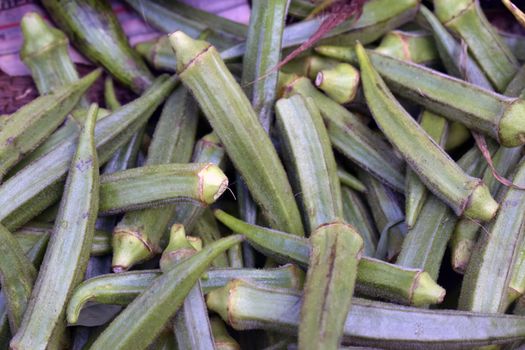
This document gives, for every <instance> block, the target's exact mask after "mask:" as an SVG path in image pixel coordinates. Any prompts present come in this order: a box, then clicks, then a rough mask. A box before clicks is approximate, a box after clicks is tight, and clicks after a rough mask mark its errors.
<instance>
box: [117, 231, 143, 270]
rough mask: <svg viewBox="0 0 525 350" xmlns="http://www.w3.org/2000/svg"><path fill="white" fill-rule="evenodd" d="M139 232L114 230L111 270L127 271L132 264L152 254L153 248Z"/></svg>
mask: <svg viewBox="0 0 525 350" xmlns="http://www.w3.org/2000/svg"><path fill="white" fill-rule="evenodd" d="M139 235H140V233H139V232H135V231H130V230H118V229H117V230H115V233H114V234H113V240H112V246H113V260H112V262H111V267H112V268H113V272H115V273H119V272H124V271H127V270H128V269H129V268H130V267H131V266H132V265H134V264H136V263H137V262H139V261H144V260H146V259H148V258H149V257H151V256H152V255H153V248H152V247H151V245H150V244H149V243H148V242H146V241H144V240H143V239H142V238H141V237H140V236H139Z"/></svg>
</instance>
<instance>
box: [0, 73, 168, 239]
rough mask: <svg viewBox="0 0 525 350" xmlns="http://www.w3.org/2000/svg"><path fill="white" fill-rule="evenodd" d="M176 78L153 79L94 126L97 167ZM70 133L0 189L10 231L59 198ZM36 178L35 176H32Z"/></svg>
mask: <svg viewBox="0 0 525 350" xmlns="http://www.w3.org/2000/svg"><path fill="white" fill-rule="evenodd" d="M176 83H177V80H176V78H171V79H167V78H166V77H165V76H162V77H159V78H157V80H156V82H155V83H154V84H153V85H152V87H151V88H150V89H149V90H148V91H146V92H145V93H144V94H143V95H142V96H141V97H139V98H137V99H136V100H135V101H133V102H131V103H128V104H127V105H125V106H123V107H122V108H120V109H119V110H118V111H115V112H113V113H112V114H111V115H110V116H108V117H106V118H103V119H102V120H100V121H98V122H97V125H96V126H95V144H96V146H97V152H98V158H99V162H100V164H102V163H104V162H106V161H107V160H108V159H109V158H110V157H111V155H112V154H113V152H115V150H116V149H118V148H119V147H120V146H122V145H124V144H125V143H126V142H127V141H128V140H129V139H130V138H131V136H132V135H133V134H134V133H135V132H136V131H137V130H138V129H139V128H140V127H141V126H142V125H144V124H145V123H146V121H147V119H148V118H149V117H150V116H151V114H152V113H153V111H154V110H155V108H156V107H157V106H158V105H159V104H160V103H162V101H163V100H164V98H166V96H167V95H168V94H169V93H170V92H171V90H172V89H173V87H174V86H175V84H176ZM76 138H77V136H76V134H75V133H72V134H70V135H68V136H67V137H65V138H64V140H62V141H61V142H60V143H58V144H57V145H56V146H55V147H54V148H52V149H51V150H50V151H49V152H48V153H45V154H44V155H42V156H41V157H40V158H38V159H37V160H35V161H34V162H32V163H31V164H29V165H28V166H26V167H25V168H24V169H22V170H20V171H19V172H18V173H16V174H15V175H14V176H12V177H11V178H9V179H8V180H7V181H5V182H4V183H3V184H2V186H1V187H0V208H1V210H0V220H1V221H2V223H4V224H5V225H6V226H7V225H8V223H10V225H9V227H11V229H12V228H13V227H15V228H16V226H21V225H23V224H24V223H26V222H28V221H29V220H30V219H32V218H33V217H34V216H36V215H38V214H39V213H40V212H41V211H43V210H44V209H45V208H47V207H48V206H50V205H51V204H53V203H54V202H55V201H57V200H58V199H59V198H60V195H61V193H62V188H63V182H62V180H63V179H65V174H66V172H67V170H68V167H69V164H70V162H71V159H72V158H73V154H74V152H75V145H76V142H75V141H76ZM35 174H39V176H35Z"/></svg>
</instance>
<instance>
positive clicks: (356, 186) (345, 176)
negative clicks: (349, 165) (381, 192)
mask: <svg viewBox="0 0 525 350" xmlns="http://www.w3.org/2000/svg"><path fill="white" fill-rule="evenodd" d="M337 176H338V177H339V182H340V183H341V185H345V186H347V187H349V188H351V189H352V190H355V191H358V192H366V186H365V185H364V184H363V183H362V182H361V181H360V180H359V179H358V178H357V177H355V176H354V175H352V174H350V173H349V172H347V171H346V170H344V169H343V168H341V167H337Z"/></svg>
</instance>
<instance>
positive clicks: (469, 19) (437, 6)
mask: <svg viewBox="0 0 525 350" xmlns="http://www.w3.org/2000/svg"><path fill="white" fill-rule="evenodd" d="M434 12H435V14H436V17H437V18H439V20H440V21H441V22H442V23H443V24H444V25H445V27H447V29H449V30H451V31H452V32H453V33H454V34H456V35H457V36H459V37H460V38H461V39H462V40H464V41H465V43H466V45H467V47H468V50H469V51H470V53H471V54H472V56H473V57H474V58H475V59H476V61H477V62H478V63H479V65H480V67H481V69H482V70H483V72H484V73H485V75H486V76H487V77H488V78H489V80H490V81H491V82H492V84H493V85H494V87H495V88H496V90H497V91H503V90H505V88H506V87H507V84H508V83H509V82H510V80H511V79H512V78H513V77H514V75H515V74H516V72H517V70H518V61H517V60H516V58H515V57H514V55H513V54H512V52H511V51H510V49H509V48H508V46H507V45H506V44H505V42H504V41H503V40H502V39H501V37H499V36H498V34H497V33H496V31H495V30H494V28H493V27H492V25H491V24H490V23H489V21H488V20H487V18H486V17H485V14H484V13H483V10H482V9H481V6H480V4H479V0H434Z"/></svg>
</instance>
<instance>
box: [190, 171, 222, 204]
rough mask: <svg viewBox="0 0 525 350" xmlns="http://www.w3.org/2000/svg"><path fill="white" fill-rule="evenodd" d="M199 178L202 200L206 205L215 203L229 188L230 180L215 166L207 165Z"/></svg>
mask: <svg viewBox="0 0 525 350" xmlns="http://www.w3.org/2000/svg"><path fill="white" fill-rule="evenodd" d="M197 176H198V177H199V192H200V199H201V201H202V202H203V203H205V204H212V203H213V202H215V201H216V200H217V198H219V197H220V196H221V195H222V194H223V193H224V191H226V189H227V188H228V178H227V177H226V175H224V173H223V172H222V170H221V168H219V167H218V166H217V165H215V164H212V163H209V164H207V165H206V166H205V167H204V168H203V169H202V170H201V171H200V172H199V174H198V175H197Z"/></svg>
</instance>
